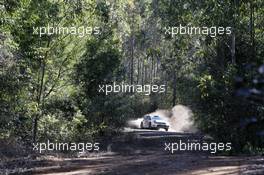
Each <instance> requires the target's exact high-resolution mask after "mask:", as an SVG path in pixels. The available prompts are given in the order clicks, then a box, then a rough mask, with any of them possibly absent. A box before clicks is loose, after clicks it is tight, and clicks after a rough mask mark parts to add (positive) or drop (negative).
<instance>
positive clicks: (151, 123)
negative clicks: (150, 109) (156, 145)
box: [140, 115, 169, 131]
mask: <svg viewBox="0 0 264 175" xmlns="http://www.w3.org/2000/svg"><path fill="white" fill-rule="evenodd" d="M140 128H142V129H160V128H163V129H165V130H166V131H168V129H169V125H168V123H167V122H166V121H164V120H163V119H161V118H160V117H159V116H158V115H153V116H151V115H145V116H144V117H143V120H142V121H141V123H140Z"/></svg>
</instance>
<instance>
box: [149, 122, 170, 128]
mask: <svg viewBox="0 0 264 175" xmlns="http://www.w3.org/2000/svg"><path fill="white" fill-rule="evenodd" d="M152 127H153V128H163V129H168V128H169V126H168V125H162V124H156V123H154V124H153V125H152Z"/></svg>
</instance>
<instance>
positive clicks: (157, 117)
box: [152, 116, 162, 120]
mask: <svg viewBox="0 0 264 175" xmlns="http://www.w3.org/2000/svg"><path fill="white" fill-rule="evenodd" d="M152 119H154V120H162V119H161V118H160V117H159V116H153V117H152Z"/></svg>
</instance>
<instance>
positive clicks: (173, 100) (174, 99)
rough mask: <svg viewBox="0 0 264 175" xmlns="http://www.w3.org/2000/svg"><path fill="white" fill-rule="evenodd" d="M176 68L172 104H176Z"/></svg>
mask: <svg viewBox="0 0 264 175" xmlns="http://www.w3.org/2000/svg"><path fill="white" fill-rule="evenodd" d="M176 78H177V77H176V70H174V71H173V94H172V106H175V105H176Z"/></svg>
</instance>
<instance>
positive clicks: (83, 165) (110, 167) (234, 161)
mask: <svg viewBox="0 0 264 175" xmlns="http://www.w3.org/2000/svg"><path fill="white" fill-rule="evenodd" d="M179 139H183V140H184V139H185V140H186V139H188V140H197V139H203V136H201V135H197V134H191V133H177V132H165V131H152V130H139V129H130V130H126V131H125V134H124V135H122V136H119V137H116V138H114V139H113V140H111V142H109V144H106V145H105V148H103V150H102V151H101V152H100V153H96V154H94V153H92V154H89V155H85V156H83V157H79V158H54V157H46V158H45V159H44V160H42V164H41V165H40V164H39V166H38V164H36V165H35V166H34V167H33V168H29V169H24V170H23V169H22V170H23V173H22V171H21V172H20V173H19V174H43V175H65V174H66V175H77V174H81V175H86V174H89V175H90V174H91V175H95V174H96V175H97V174H102V175H119V174H120V175H140V174H144V175H159V174H161V175H164V174H166V175H174V174H176V175H177V174H179V175H185V174H186V175H224V174H226V175H227V174H228V175H233V174H234V175H236V174H242V175H251V174H259V175H263V174H264V157H261V156H216V155H213V154H210V153H206V152H198V151H196V152H189V151H178V152H176V153H174V154H171V153H169V152H167V151H165V150H164V142H165V141H177V140H179ZM43 162H44V163H43ZM43 165H44V166H43ZM14 174H16V173H14Z"/></svg>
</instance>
